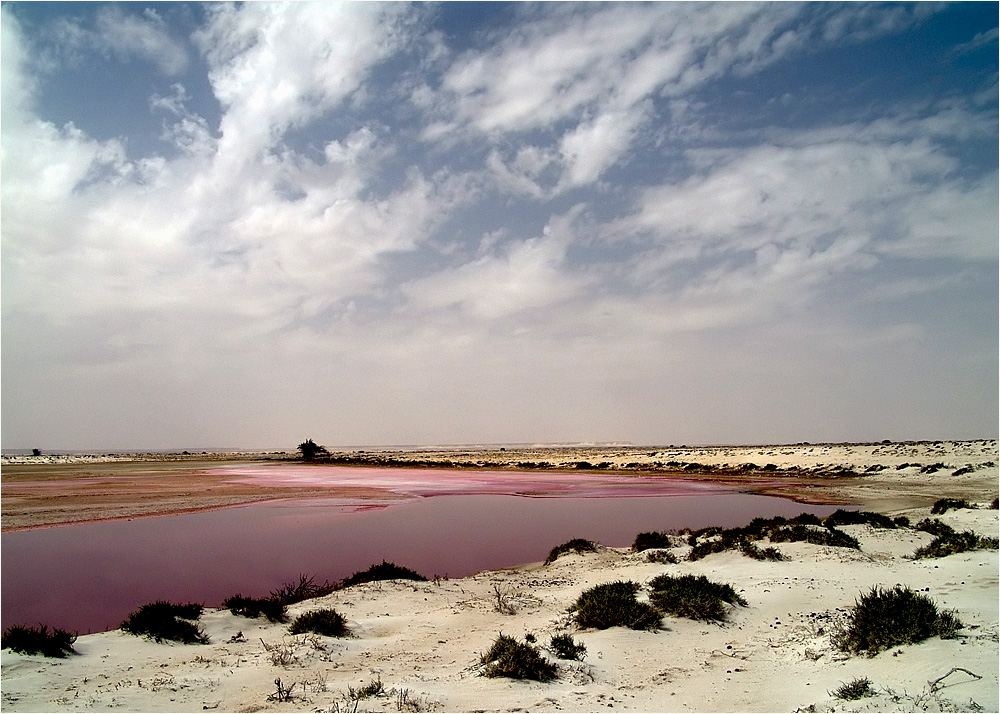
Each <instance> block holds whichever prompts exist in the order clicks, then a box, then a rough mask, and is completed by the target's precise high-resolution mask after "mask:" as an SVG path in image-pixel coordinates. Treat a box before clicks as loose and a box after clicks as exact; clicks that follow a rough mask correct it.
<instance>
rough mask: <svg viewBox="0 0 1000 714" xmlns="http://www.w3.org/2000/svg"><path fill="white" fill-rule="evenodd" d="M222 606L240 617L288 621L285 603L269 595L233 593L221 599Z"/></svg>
mask: <svg viewBox="0 0 1000 714" xmlns="http://www.w3.org/2000/svg"><path fill="white" fill-rule="evenodd" d="M222 607H224V608H226V609H227V610H229V611H230V612H231V613H233V614H234V615H240V616H241V617H250V618H258V617H266V618H267V619H268V621H270V622H288V613H286V612H285V603H283V602H281V601H280V600H275V599H274V598H271V597H260V598H257V597H243V596H242V595H233V596H232V597H227V598H226V599H225V600H223V601H222Z"/></svg>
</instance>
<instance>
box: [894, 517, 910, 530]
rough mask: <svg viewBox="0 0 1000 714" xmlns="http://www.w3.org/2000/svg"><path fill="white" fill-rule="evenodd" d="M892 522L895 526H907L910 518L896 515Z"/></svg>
mask: <svg viewBox="0 0 1000 714" xmlns="http://www.w3.org/2000/svg"><path fill="white" fill-rule="evenodd" d="M892 522H893V523H895V524H896V527H897V528H909V527H910V519H909V518H907V517H906V516H896V517H895V518H893V519H892Z"/></svg>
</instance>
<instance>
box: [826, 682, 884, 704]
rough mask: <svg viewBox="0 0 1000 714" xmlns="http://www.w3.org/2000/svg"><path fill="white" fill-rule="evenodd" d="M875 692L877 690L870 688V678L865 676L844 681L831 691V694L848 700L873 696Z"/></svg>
mask: <svg viewBox="0 0 1000 714" xmlns="http://www.w3.org/2000/svg"><path fill="white" fill-rule="evenodd" d="M877 693H878V692H876V691H875V690H874V689H872V683H871V680H870V679H868V678H867V677H858V678H857V679H854V680H851V681H850V682H845V683H844V684H841V685H840V686H839V687H837V688H836V689H835V690H834V691H833V692H832V694H833V696H834V697H836V698H837V699H845V700H848V701H852V700H855V699H865V698H866V697H874V696H875V695H876V694H877Z"/></svg>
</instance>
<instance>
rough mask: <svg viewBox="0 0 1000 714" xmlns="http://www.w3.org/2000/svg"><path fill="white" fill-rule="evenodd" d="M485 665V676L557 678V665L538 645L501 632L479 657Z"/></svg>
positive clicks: (483, 673) (539, 680)
mask: <svg viewBox="0 0 1000 714" xmlns="http://www.w3.org/2000/svg"><path fill="white" fill-rule="evenodd" d="M479 662H480V664H482V665H484V669H483V671H482V676H484V677H510V678H511V679H533V680H535V681H538V682H548V681H549V680H552V679H555V678H556V673H557V672H558V670H557V668H556V666H555V665H554V664H552V663H551V662H549V661H548V660H547V659H545V657H543V656H542V653H541V652H540V651H539V650H538V648H537V647H534V646H532V645H529V644H527V643H524V642H518V641H517V640H515V639H514V638H513V637H508V636H507V635H504V634H500V635H499V636H498V637H497V638H496V640H495V641H494V642H493V644H492V645H491V646H490V649H489V650H488V651H487V652H486V653H485V654H484V655H482V656H481V657H480V658H479Z"/></svg>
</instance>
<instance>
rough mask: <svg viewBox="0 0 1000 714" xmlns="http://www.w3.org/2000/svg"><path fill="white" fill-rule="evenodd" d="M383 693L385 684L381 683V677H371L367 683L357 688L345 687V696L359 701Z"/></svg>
mask: <svg viewBox="0 0 1000 714" xmlns="http://www.w3.org/2000/svg"><path fill="white" fill-rule="evenodd" d="M384 693H385V686H384V685H383V684H382V678H381V677H379V678H378V679H373V680H372V681H370V682H369V683H368V684H366V685H365V686H363V687H360V688H358V689H355V688H354V687H351V686H348V687H347V697H348V699H350V700H352V701H355V702H357V701H361V700H362V699H371V698H372V697H377V696H378V695H380V694H384Z"/></svg>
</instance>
